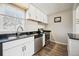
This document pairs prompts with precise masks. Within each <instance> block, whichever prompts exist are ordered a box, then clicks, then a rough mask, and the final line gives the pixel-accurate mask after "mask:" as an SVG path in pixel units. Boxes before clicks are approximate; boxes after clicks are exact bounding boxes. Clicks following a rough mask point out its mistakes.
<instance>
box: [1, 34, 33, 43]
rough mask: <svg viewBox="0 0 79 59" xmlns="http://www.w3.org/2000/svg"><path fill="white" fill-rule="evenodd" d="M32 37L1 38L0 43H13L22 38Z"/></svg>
mask: <svg viewBox="0 0 79 59" xmlns="http://www.w3.org/2000/svg"><path fill="white" fill-rule="evenodd" d="M32 36H33V35H27V36H20V37H14V38H3V39H0V43H5V42H9V41H14V40H20V39H23V38H28V37H32Z"/></svg>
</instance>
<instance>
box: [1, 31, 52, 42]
mask: <svg viewBox="0 0 79 59" xmlns="http://www.w3.org/2000/svg"><path fill="white" fill-rule="evenodd" d="M44 32H51V31H49V30H44ZM37 34H39V33H38V31H31V32H24V31H23V32H20V35H19V37H18V34H17V32H4V33H2V32H0V43H4V42H8V41H13V40H19V39H23V38H28V37H31V36H34V35H37Z"/></svg>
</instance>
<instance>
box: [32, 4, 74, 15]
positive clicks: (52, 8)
mask: <svg viewBox="0 0 79 59" xmlns="http://www.w3.org/2000/svg"><path fill="white" fill-rule="evenodd" d="M32 4H33V5H34V6H35V7H37V8H39V9H40V10H41V11H42V12H44V13H45V14H47V15H51V14H53V13H56V12H60V11H63V10H67V9H72V7H73V3H32Z"/></svg>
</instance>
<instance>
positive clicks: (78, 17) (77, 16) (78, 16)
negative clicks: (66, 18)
mask: <svg viewBox="0 0 79 59" xmlns="http://www.w3.org/2000/svg"><path fill="white" fill-rule="evenodd" d="M76 19H79V6H78V7H77V8H76Z"/></svg>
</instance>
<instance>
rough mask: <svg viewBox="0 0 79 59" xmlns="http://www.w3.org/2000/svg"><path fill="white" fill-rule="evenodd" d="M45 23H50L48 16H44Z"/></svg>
mask: <svg viewBox="0 0 79 59" xmlns="http://www.w3.org/2000/svg"><path fill="white" fill-rule="evenodd" d="M44 23H48V18H47V15H45V14H44Z"/></svg>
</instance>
